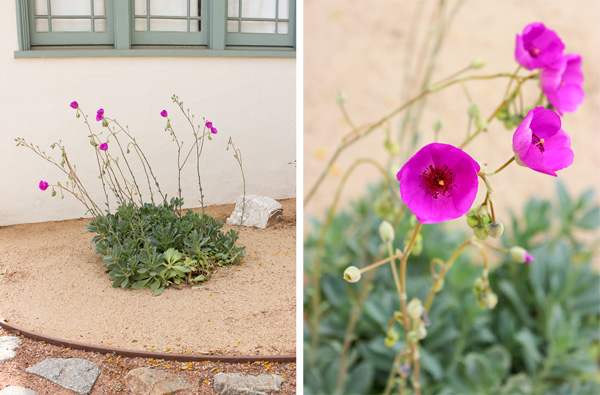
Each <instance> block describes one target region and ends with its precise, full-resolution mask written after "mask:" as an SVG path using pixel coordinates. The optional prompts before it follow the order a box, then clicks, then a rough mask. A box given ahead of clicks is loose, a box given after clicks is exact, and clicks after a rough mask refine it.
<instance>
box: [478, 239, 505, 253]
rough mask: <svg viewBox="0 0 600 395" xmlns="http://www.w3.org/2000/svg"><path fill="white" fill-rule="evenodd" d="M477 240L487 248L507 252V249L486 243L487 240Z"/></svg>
mask: <svg viewBox="0 0 600 395" xmlns="http://www.w3.org/2000/svg"><path fill="white" fill-rule="evenodd" d="M477 242H479V243H481V244H483V245H484V246H486V247H488V248H491V249H492V250H496V251H500V252H504V253H508V252H509V251H508V249H506V248H503V247H498V246H495V245H492V244H490V243H488V242H487V241H483V240H477Z"/></svg>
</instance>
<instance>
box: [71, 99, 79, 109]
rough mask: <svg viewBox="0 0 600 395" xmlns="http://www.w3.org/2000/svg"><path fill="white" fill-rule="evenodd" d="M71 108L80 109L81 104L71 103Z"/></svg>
mask: <svg viewBox="0 0 600 395" xmlns="http://www.w3.org/2000/svg"><path fill="white" fill-rule="evenodd" d="M71 108H79V103H77V102H76V101H74V102H71Z"/></svg>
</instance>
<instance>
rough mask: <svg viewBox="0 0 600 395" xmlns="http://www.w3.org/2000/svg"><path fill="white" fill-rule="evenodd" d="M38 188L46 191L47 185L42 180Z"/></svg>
mask: <svg viewBox="0 0 600 395" xmlns="http://www.w3.org/2000/svg"><path fill="white" fill-rule="evenodd" d="M39 187H40V189H41V190H42V191H45V190H46V189H48V183H47V182H46V181H44V180H41V181H40V185H39Z"/></svg>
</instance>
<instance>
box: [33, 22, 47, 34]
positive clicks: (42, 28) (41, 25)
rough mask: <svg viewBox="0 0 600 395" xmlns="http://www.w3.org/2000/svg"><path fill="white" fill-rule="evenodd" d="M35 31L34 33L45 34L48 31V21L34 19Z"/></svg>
mask: <svg viewBox="0 0 600 395" xmlns="http://www.w3.org/2000/svg"><path fill="white" fill-rule="evenodd" d="M35 31H36V32H47V31H48V19H36V20H35Z"/></svg>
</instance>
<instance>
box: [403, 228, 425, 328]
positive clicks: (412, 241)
mask: <svg viewBox="0 0 600 395" xmlns="http://www.w3.org/2000/svg"><path fill="white" fill-rule="evenodd" d="M422 226H423V224H422V223H420V222H418V223H417V226H416V227H415V230H414V232H413V236H412V238H411V239H410V242H409V243H408V246H407V247H406V249H405V250H404V255H403V256H402V260H401V261H400V285H401V288H402V291H401V294H400V306H401V308H402V319H403V322H404V330H405V331H406V333H408V332H409V330H410V323H409V322H408V314H406V262H407V261H408V257H409V255H410V251H411V250H412V248H413V245H414V244H415V241H416V240H417V236H418V235H419V232H420V231H421V227H422Z"/></svg>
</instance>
